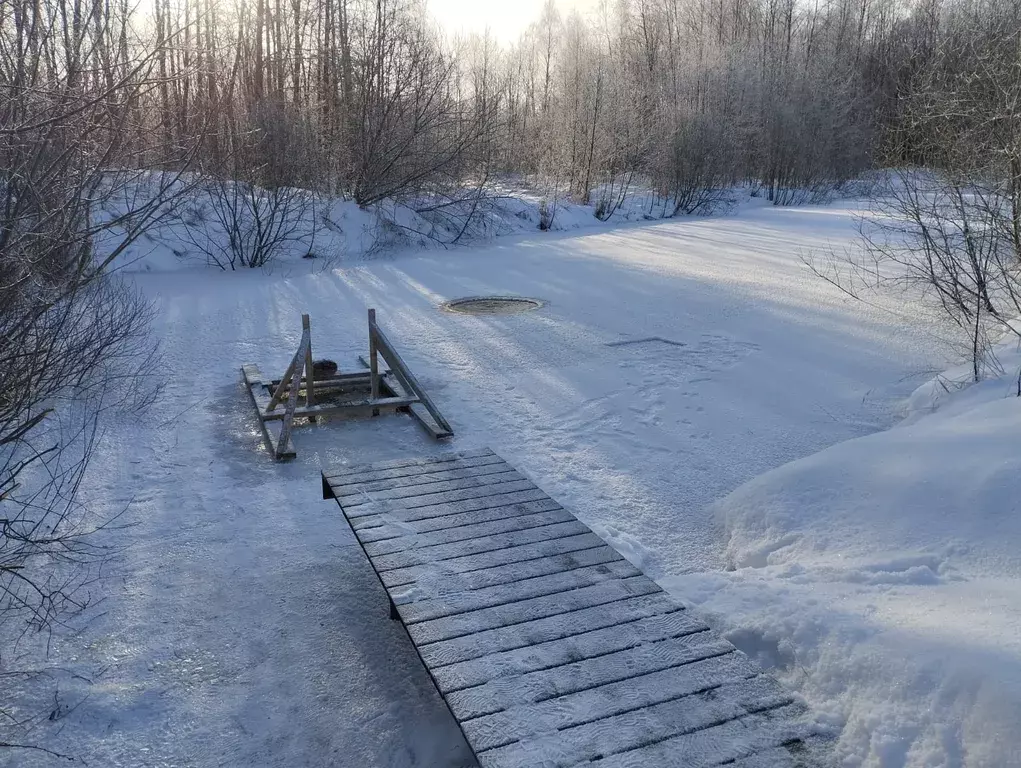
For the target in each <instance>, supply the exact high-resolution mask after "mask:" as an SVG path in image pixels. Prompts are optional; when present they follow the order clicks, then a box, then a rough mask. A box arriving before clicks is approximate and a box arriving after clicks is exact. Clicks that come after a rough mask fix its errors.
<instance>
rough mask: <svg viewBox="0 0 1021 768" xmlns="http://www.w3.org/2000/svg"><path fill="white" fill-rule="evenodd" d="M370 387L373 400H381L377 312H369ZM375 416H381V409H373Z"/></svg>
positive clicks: (371, 310)
mask: <svg viewBox="0 0 1021 768" xmlns="http://www.w3.org/2000/svg"><path fill="white" fill-rule="evenodd" d="M369 386H370V388H371V395H370V396H371V398H372V399H373V400H378V399H379V360H378V357H377V354H376V310H374V309H370V310H369ZM372 415H373V416H379V409H378V408H373V409H372Z"/></svg>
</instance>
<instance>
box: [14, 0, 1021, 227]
mask: <svg viewBox="0 0 1021 768" xmlns="http://www.w3.org/2000/svg"><path fill="white" fill-rule="evenodd" d="M1019 29H1021V4H1019V3H1018V2H1017V1H1016V0H1011V2H997V1H996V0H984V1H983V0H979V2H971V1H970V0H969V1H967V2H960V1H957V0H918V1H917V2H902V1H900V0H831V1H829V2H812V3H809V2H797V1H796V0H718V1H716V0H619V1H617V2H604V3H603V4H602V5H601V6H600V7H599V8H598V10H597V11H594V12H592V13H589V14H587V15H585V16H581V15H579V14H578V13H577V12H574V13H572V14H570V15H566V16H565V15H562V14H561V13H560V12H559V11H558V10H557V7H556V5H555V3H554V2H552V0H551V2H549V3H548V4H547V5H546V7H545V10H544V11H543V13H542V15H541V17H540V18H538V19H536V20H535V22H534V23H533V24H532V25H531V27H529V28H528V30H527V31H526V32H525V33H524V34H523V35H522V37H521V39H520V40H518V41H517V42H516V43H514V44H512V45H509V46H500V45H498V44H497V43H496V42H495V41H494V40H493V38H491V37H488V36H478V35H473V36H468V37H462V38H457V39H452V40H451V39H447V38H445V37H444V36H443V34H442V33H441V31H440V30H439V29H438V28H436V27H435V25H434V24H433V23H432V22H431V20H430V18H429V16H428V14H427V12H426V8H425V7H424V6H423V5H422V4H421V3H419V2H416V0H237V1H236V2H235V1H231V2H214V1H213V0H154V3H153V4H151V5H150V4H143V5H135V4H134V0H70V1H69V2H64V1H58V0H9V2H5V3H4V4H3V6H2V7H0V79H2V81H3V82H5V83H6V90H5V93H4V95H2V96H0V116H2V118H3V121H4V125H5V126H9V127H14V128H15V129H16V131H17V135H18V136H19V138H20V139H22V140H23V141H25V140H27V141H33V140H34V141H42V140H51V139H52V138H53V136H52V135H51V134H50V133H48V131H49V130H50V129H51V128H52V126H50V125H48V124H47V122H46V120H45V117H44V116H46V115H49V114H51V113H53V112H54V111H58V112H59V111H60V110H61V109H63V108H65V107H66V106H68V105H70V104H72V103H73V104H74V105H76V108H77V107H78V106H80V107H81V108H83V109H84V110H85V112H86V114H87V115H88V118H89V123H90V125H87V126H80V125H77V124H76V123H77V121H71V122H72V123H75V127H76V128H85V129H86V130H89V129H91V128H93V127H102V130H100V131H99V132H100V133H101V134H103V135H101V136H98V137H97V138H98V140H99V144H100V145H101V147H100V148H101V149H102V150H103V151H104V153H105V154H104V159H105V160H107V161H108V164H110V165H117V166H122V167H129V168H139V167H150V168H164V169H180V168H182V167H185V165H187V166H188V167H190V168H195V169H200V170H202V171H203V172H205V173H207V174H210V175H213V176H220V177H224V178H230V179H234V180H242V181H250V182H252V183H256V184H259V185H261V186H263V187H275V186H280V185H287V186H292V187H304V188H309V189H317V190H320V191H323V192H325V193H328V194H331V195H339V196H344V197H347V198H350V199H354V200H355V201H356V202H357V203H359V204H360V205H370V204H372V203H374V202H377V201H379V200H382V199H384V198H395V197H406V198H407V197H414V198H418V197H421V196H422V195H423V194H425V195H427V196H430V197H431V196H433V195H436V194H440V195H457V194H463V193H464V190H465V189H478V188H479V187H480V186H483V185H484V184H485V183H486V182H487V181H489V180H492V179H494V178H496V177H501V176H502V177H506V176H514V177H519V178H522V179H524V180H525V181H527V182H528V183H530V184H532V185H534V186H535V187H536V188H537V189H539V190H540V191H541V192H542V193H543V194H544V195H546V196H548V197H549V198H550V201H551V204H555V198H556V196H557V195H559V194H569V195H570V196H571V197H572V198H574V199H576V200H580V201H586V202H587V201H588V200H589V197H590V195H592V194H593V190H596V189H598V191H599V192H598V194H599V199H598V200H596V201H594V202H595V203H596V205H597V208H598V212H599V215H600V216H601V217H602V216H605V215H608V214H609V212H611V211H612V209H613V208H614V207H615V205H616V204H618V202H619V199H620V196H621V191H622V188H626V187H627V186H628V185H629V184H631V183H633V182H634V181H635V180H636V179H640V180H641V181H642V182H643V183H645V184H648V185H650V186H651V187H652V188H653V189H654V190H655V191H656V192H657V193H658V194H659V195H661V196H662V197H663V199H664V200H665V201H669V206H670V207H669V209H664V213H665V215H671V214H673V213H676V212H691V211H695V210H699V209H702V208H705V207H706V206H707V205H710V204H711V203H712V202H713V201H714V200H715V198H716V196H717V194H718V191H719V190H720V189H722V188H724V187H727V186H730V185H733V184H734V183H739V182H751V183H754V184H756V185H761V187H762V189H763V193H764V194H765V195H766V196H768V198H769V199H770V200H771V201H773V202H776V203H778V204H784V203H790V202H795V201H803V200H804V199H806V196H812V195H816V194H818V193H819V192H822V191H825V190H827V189H830V188H832V187H834V186H837V185H840V184H842V183H845V182H847V181H849V180H851V179H854V178H856V177H858V176H859V175H860V174H861V173H862V171H864V170H865V169H868V168H871V167H876V166H901V165H905V164H915V165H926V166H935V167H939V166H941V165H946V164H948V163H950V162H953V161H954V160H955V158H953V157H952V155H954V154H955V153H959V152H961V151H965V150H964V148H962V147H959V146H954V145H957V144H959V142H961V141H968V142H970V143H974V144H976V145H977V146H976V147H975V151H981V150H982V149H986V150H988V153H991V154H992V155H996V154H997V153H998V152H999V153H1000V154H1001V158H1000V160H1001V162H1002V165H1003V168H1002V169H1001V170H1002V172H1003V174H1004V175H1005V176H1009V177H1010V178H1011V179H1012V183H1013V185H1014V189H1015V192H1016V190H1017V188H1018V179H1019V177H1021V168H1019V166H1018V156H1019V152H1018V150H1017V144H1018V138H1017V135H1016V134H1018V133H1019V132H1021V129H1019V128H1018V127H1017V125H1016V122H1017V118H1018V114H1017V110H1018V109H1019V107H1018V104H1017V100H1016V99H1017V95H1018V83H1017V80H1018V72H1017V67H1018V64H1017V61H1018V58H1019V56H1018V52H1019V48H1018V45H1019V37H1018V34H1019V33H1018V30H1019ZM1001 86H1002V87H1001ZM997 121H1002V122H1003V123H1004V124H1002V125H996V124H995V123H996V122H997ZM1011 121H1013V122H1014V125H1007V124H1006V123H1009V122H1011ZM24 122H27V123H28V125H27V126H25V125H23V123H24ZM95 123H98V126H95V125H93V124H95ZM109 131H116V132H117V136H118V137H117V141H116V142H108V141H106V138H107V137H106V133H107V132H109ZM107 150H109V151H108V152H107ZM1003 150H1006V152H1004V151H1003ZM436 204H437V203H436V202H435V200H430V201H429V202H423V203H422V205H436Z"/></svg>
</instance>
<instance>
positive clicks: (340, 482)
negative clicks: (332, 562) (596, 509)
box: [323, 449, 814, 768]
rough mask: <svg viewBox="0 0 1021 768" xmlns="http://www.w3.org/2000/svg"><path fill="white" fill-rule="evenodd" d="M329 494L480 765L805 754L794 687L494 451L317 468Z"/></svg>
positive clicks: (676, 762) (790, 759)
mask: <svg viewBox="0 0 1021 768" xmlns="http://www.w3.org/2000/svg"><path fill="white" fill-rule="evenodd" d="M323 495H324V496H326V497H327V498H333V499H336V500H337V503H338V504H339V505H340V508H341V509H342V510H343V512H344V515H345V517H346V518H347V520H348V523H349V524H350V525H351V528H352V530H353V531H354V534H355V536H356V537H357V539H358V542H359V544H361V547H362V550H363V551H364V552H365V555H366V557H367V558H368V559H369V561H370V562H371V563H372V567H373V569H374V570H375V571H376V575H377V576H378V577H379V579H380V581H381V582H382V584H383V586H384V587H385V589H386V591H387V593H388V594H389V596H390V604H391V606H392V611H393V612H394V614H395V615H394V616H392V617H393V618H399V619H400V620H401V622H402V623H403V624H404V626H405V628H406V629H407V631H408V635H409V637H410V638H411V641H412V642H413V643H414V645H415V648H416V650H417V651H418V653H419V655H420V656H421V658H422V661H423V662H424V664H425V665H426V668H427V669H428V670H429V674H430V675H431V676H432V678H433V681H434V682H435V683H436V686H437V688H438V689H439V690H440V692H441V693H442V695H443V698H444V699H445V700H446V703H447V706H448V707H449V708H450V711H451V713H452V714H453V716H454V718H455V719H456V720H457V722H458V724H459V725H460V726H461V730H462V731H463V732H464V735H465V737H466V738H467V740H468V744H469V745H471V748H472V751H473V752H474V753H475V755H476V757H477V759H478V761H479V765H480V766H481V767H482V768H532V766H536V765H542V766H549V767H550V768H553V766H571V765H579V764H582V763H589V762H591V761H594V760H598V761H599V764H600V765H603V766H606V767H607V768H610V767H611V766H621V767H623V766H650V765H656V766H662V768H671V767H675V768H681V766H684V767H685V768H698V767H699V766H713V765H722V764H733V762H734V761H736V760H741V761H744V760H746V759H750V760H751V761H752V762H753V763H754V764H755V765H763V766H765V765H769V766H771V767H772V768H793V766H795V765H807V764H808V763H807V762H805V760H806V759H807V755H806V754H805V752H806V748H805V743H806V739H807V738H808V737H809V736H811V735H812V726H811V725H810V724H808V723H805V722H802V721H801V716H802V715H803V713H804V707H803V706H801V705H799V704H797V703H796V702H795V701H794V699H793V698H792V697H791V695H790V693H788V692H787V691H785V690H784V689H783V687H782V686H781V685H780V684H779V683H777V682H776V681H775V680H773V679H771V678H769V677H767V676H765V675H762V674H761V672H760V670H759V669H758V667H757V665H756V664H755V663H754V662H753V661H751V660H750V659H748V657H747V656H745V655H744V654H743V653H741V652H740V651H738V650H737V649H736V648H734V646H733V645H731V644H730V643H728V642H727V641H726V640H724V639H723V638H722V637H720V636H719V635H718V634H716V633H714V632H712V631H711V630H710V629H709V627H708V626H706V624H704V623H703V622H702V621H700V620H699V619H698V618H696V617H694V616H692V615H691V614H690V613H689V612H688V611H686V610H684V608H683V607H681V606H679V605H677V603H675V602H673V601H671V600H670V599H669V598H668V597H667V596H666V595H665V594H664V593H663V590H662V589H660V588H659V587H658V586H656V584H655V582H653V581H651V580H650V579H648V578H647V577H646V576H644V575H642V573H641V571H639V570H638V569H637V568H635V567H634V566H633V565H632V564H631V563H629V562H628V561H627V560H625V559H624V558H622V557H621V556H620V555H619V554H618V553H617V552H616V551H615V550H613V549H611V548H610V547H608V546H607V545H606V544H605V543H603V542H602V540H600V539H599V537H597V536H595V535H594V534H593V533H592V532H591V531H590V530H589V528H588V527H587V526H586V525H584V524H583V523H581V522H579V521H578V519H577V518H575V517H574V515H572V514H571V513H570V512H568V511H566V510H565V509H563V508H562V507H561V506H560V505H558V504H557V503H556V502H554V501H553V500H552V499H550V498H549V496H547V495H546V494H545V493H543V492H542V490H541V489H539V488H538V487H537V486H535V485H534V484H533V483H532V482H531V481H530V480H528V478H526V477H525V476H523V475H522V474H521V473H520V472H518V471H516V470H515V469H514V468H513V467H512V466H510V465H509V464H507V463H506V462H505V461H503V459H501V458H500V457H499V456H497V455H496V454H495V453H493V452H492V451H490V450H488V449H478V450H474V451H466V452H462V453H457V454H449V455H446V456H438V457H434V458H430V459H424V460H416V459H398V460H395V461H384V462H378V463H373V464H365V465H361V466H349V467H344V468H342V469H340V470H338V471H332V470H324V471H323ZM381 607H382V606H381ZM795 753H797V754H799V755H800V758H798V759H797V760H796V758H795V756H794V755H795ZM742 764H743V763H742ZM813 764H814V763H813Z"/></svg>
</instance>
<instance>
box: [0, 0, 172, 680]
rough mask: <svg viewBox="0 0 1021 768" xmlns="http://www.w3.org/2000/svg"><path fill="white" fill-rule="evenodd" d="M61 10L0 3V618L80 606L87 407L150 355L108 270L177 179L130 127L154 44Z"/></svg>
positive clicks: (130, 383) (113, 404)
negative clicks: (151, 159) (157, 165)
mask: <svg viewBox="0 0 1021 768" xmlns="http://www.w3.org/2000/svg"><path fill="white" fill-rule="evenodd" d="M65 11H66V8H65V7H64V5H63V4H61V3H57V2H49V1H47V0H12V2H10V3H6V4H5V5H4V6H3V9H2V10H0V628H3V627H5V625H6V624H7V623H8V622H10V621H14V620H17V621H22V622H24V623H23V624H22V627H24V628H28V627H35V628H43V627H47V626H49V624H50V622H52V621H54V620H56V619H57V618H59V617H60V616H61V615H62V613H63V612H64V611H67V610H75V609H78V608H81V607H82V606H83V605H84V604H85V603H86V602H87V595H85V594H83V592H82V589H83V587H84V586H85V585H87V584H88V583H89V581H90V577H89V573H90V565H91V564H93V563H94V562H95V559H96V557H97V556H98V555H97V553H98V551H99V550H97V549H96V548H94V545H93V543H92V542H91V541H90V540H89V538H88V537H87V535H86V534H87V533H88V532H89V530H91V529H93V528H94V527H95V525H96V524H95V522H94V521H93V522H90V521H89V519H88V518H87V516H86V515H85V514H84V512H83V510H82V509H81V508H80V507H79V506H78V505H77V504H76V492H77V490H78V487H79V484H80V482H81V480H82V477H83V475H84V472H85V469H86V467H87V465H88V461H89V457H90V456H91V453H92V449H93V447H94V445H95V440H96V436H97V435H98V430H99V424H100V420H101V417H102V415H103V414H104V413H106V412H107V411H109V410H110V409H112V408H127V407H134V406H136V405H141V404H144V403H145V402H146V401H147V400H148V399H149V398H150V397H151V395H152V390H151V389H149V388H147V387H145V386H144V384H145V381H146V380H147V377H146V374H147V372H148V370H149V369H150V368H151V365H152V359H153V355H154V353H155V347H154V345H153V344H152V342H151V341H150V339H149V336H148V319H149V315H150V311H149V308H148V304H147V303H146V302H145V301H144V300H143V299H142V298H141V297H140V296H139V295H138V294H137V293H135V292H133V291H132V290H130V289H129V288H127V287H126V286H124V285H122V284H120V283H119V282H118V281H117V280H116V278H115V277H113V276H111V274H110V272H111V270H112V269H114V267H115V266H116V264H117V263H118V260H119V259H120V258H121V257H122V256H123V255H124V254H125V252H126V250H127V249H128V247H129V246H130V245H131V243H132V242H133V241H134V240H135V239H137V238H138V237H139V236H140V235H141V234H142V233H143V232H144V231H146V229H147V228H148V227H149V226H151V225H152V224H153V223H154V222H155V221H157V220H159V219H160V218H161V217H162V216H164V215H165V214H166V213H167V211H168V208H169V207H170V203H171V202H172V201H173V199H174V198H175V196H176V195H178V194H180V193H181V192H182V190H183V185H182V184H181V183H180V178H179V177H177V176H175V175H174V174H164V173H153V172H150V171H148V170H147V169H146V167H145V165H146V163H145V160H146V157H147V148H146V147H144V146H140V142H137V141H135V140H134V138H133V134H134V133H135V132H136V131H137V132H139V133H142V132H143V125H142V124H141V123H142V121H143V119H145V118H144V114H145V105H146V100H147V98H148V97H149V96H150V95H151V94H153V93H158V92H159V88H160V85H161V84H162V81H161V79H160V78H159V76H158V75H157V74H156V62H157V61H158V60H159V57H158V55H157V54H158V51H159V50H160V46H161V45H165V44H166V41H165V40H162V41H157V42H159V44H160V45H159V46H156V47H153V48H149V49H145V50H135V51H130V50H129V49H128V47H127V46H126V44H125V38H126V35H127V26H128V24H129V19H128V18H127V16H126V15H125V14H124V13H123V12H122V11H116V12H114V11H110V12H109V13H106V14H98V13H97V14H96V15H94V16H93V17H91V18H90V19H89V23H88V24H83V23H80V22H81V20H80V19H78V20H75V19H73V18H69V17H68V15H67V14H66V12H65ZM181 160H182V164H183V162H184V161H185V160H186V158H181ZM132 168H134V169H136V170H131V169H132ZM4 661H5V659H3V658H0V663H3V662H4Z"/></svg>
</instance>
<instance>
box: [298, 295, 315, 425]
mask: <svg viewBox="0 0 1021 768" xmlns="http://www.w3.org/2000/svg"><path fill="white" fill-rule="evenodd" d="M301 335H302V336H306V335H307V336H308V344H306V345H305V407H306V408H311V407H312V406H313V405H314V404H315V376H313V374H312V322H311V320H309V317H308V315H302V316H301ZM308 420H309V421H312V422H314V421H315V420H316V417H315V416H310V417H309V419H308Z"/></svg>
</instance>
